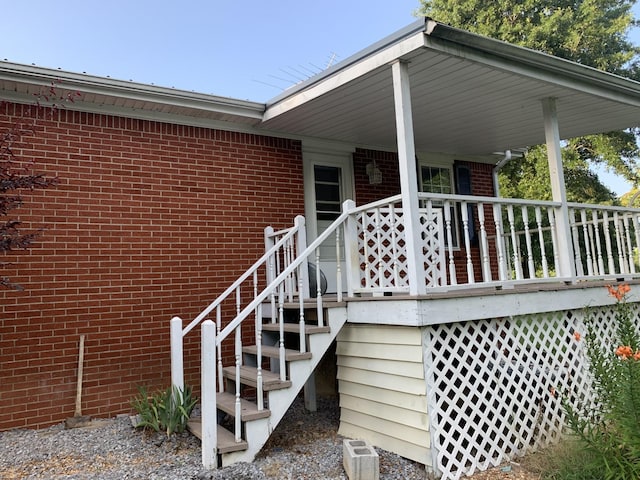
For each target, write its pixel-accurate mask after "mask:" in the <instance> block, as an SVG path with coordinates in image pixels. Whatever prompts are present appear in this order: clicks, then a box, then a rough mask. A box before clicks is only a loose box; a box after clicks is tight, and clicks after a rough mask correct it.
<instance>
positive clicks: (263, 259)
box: [182, 226, 298, 336]
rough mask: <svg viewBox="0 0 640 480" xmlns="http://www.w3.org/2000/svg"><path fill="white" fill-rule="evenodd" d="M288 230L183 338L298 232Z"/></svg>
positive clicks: (201, 313)
mask: <svg viewBox="0 0 640 480" xmlns="http://www.w3.org/2000/svg"><path fill="white" fill-rule="evenodd" d="M287 230H288V232H287V233H286V234H285V235H284V236H283V237H282V238H280V240H278V241H277V242H276V243H275V244H274V245H273V246H272V247H271V248H270V249H269V250H268V251H267V252H265V253H264V255H262V256H261V257H260V258H259V259H258V260H257V261H256V262H255V263H254V264H253V265H252V266H251V267H250V268H249V269H248V270H247V271H245V272H244V273H243V274H242V275H240V277H238V279H237V280H236V281H235V282H234V283H233V284H231V286H229V287H228V288H227V289H226V290H225V291H224V292H223V293H222V294H221V295H220V296H219V297H218V298H216V299H215V300H214V301H213V302H212V303H211V304H209V306H208V307H207V308H205V309H204V310H203V311H202V312H200V314H199V315H198V316H197V317H196V318H194V319H193V320H192V321H191V323H189V325H187V326H186V327H185V328H184V329H183V330H182V336H185V335H186V334H188V333H189V332H190V331H191V330H192V329H193V328H194V327H195V326H196V325H198V324H199V323H200V322H201V321H202V320H204V319H205V318H206V317H207V315H209V313H211V312H212V311H213V310H214V309H215V308H216V307H218V305H220V304H221V303H222V302H223V301H224V300H226V299H227V297H228V296H229V295H230V294H231V293H232V292H234V291H235V290H236V289H237V288H238V287H239V286H240V285H242V283H243V282H244V281H245V280H246V279H247V278H249V277H250V276H251V275H253V273H254V272H255V271H256V270H258V268H260V266H262V265H263V264H264V263H265V262H266V261H267V260H268V259H269V257H270V256H271V255H273V254H274V253H275V252H277V251H278V250H279V249H280V247H282V245H283V244H285V243H286V242H287V241H288V240H289V239H290V238H291V237H292V236H293V235H295V234H296V232H297V231H298V229H297V228H296V227H295V226H293V227H290V228H287V229H284V230H281V231H282V232H284V231H287Z"/></svg>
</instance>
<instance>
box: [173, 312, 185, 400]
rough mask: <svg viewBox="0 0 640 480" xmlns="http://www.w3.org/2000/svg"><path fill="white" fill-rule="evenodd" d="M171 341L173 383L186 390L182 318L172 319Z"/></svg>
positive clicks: (182, 390)
mask: <svg viewBox="0 0 640 480" xmlns="http://www.w3.org/2000/svg"><path fill="white" fill-rule="evenodd" d="M169 341H170V345H171V385H173V386H174V387H175V388H177V389H179V390H180V392H184V353H183V347H182V319H181V318H180V317H173V318H172V319H171V327H170V336H169Z"/></svg>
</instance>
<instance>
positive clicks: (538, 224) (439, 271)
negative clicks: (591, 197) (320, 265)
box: [345, 193, 640, 295]
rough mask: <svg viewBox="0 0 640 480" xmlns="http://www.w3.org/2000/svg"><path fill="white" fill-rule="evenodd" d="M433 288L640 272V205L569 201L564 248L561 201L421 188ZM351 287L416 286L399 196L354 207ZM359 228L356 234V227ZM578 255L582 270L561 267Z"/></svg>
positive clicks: (349, 241) (427, 274)
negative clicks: (570, 272) (564, 246)
mask: <svg viewBox="0 0 640 480" xmlns="http://www.w3.org/2000/svg"><path fill="white" fill-rule="evenodd" d="M419 197H420V205H421V207H420V212H419V220H420V222H419V224H420V226H421V232H420V235H421V239H422V247H423V248H422V254H423V258H424V262H423V265H422V266H421V267H423V268H424V270H423V275H422V278H424V281H425V284H426V287H427V288H428V289H441V290H442V289H448V288H452V287H457V286H460V287H469V286H471V285H476V286H480V285H494V286H509V285H512V284H514V283H526V282H531V281H545V280H562V281H575V280H581V279H590V278H592V279H606V278H617V277H620V276H625V277H628V276H632V275H635V274H637V273H640V267H638V266H637V262H638V248H639V247H640V209H629V208H623V207H609V206H600V205H582V204H570V205H569V219H570V224H571V239H570V244H571V245H572V246H573V252H563V251H561V250H560V248H559V245H561V242H559V241H558V238H559V235H562V233H561V232H559V231H558V229H557V224H556V218H557V215H558V214H559V210H560V208H561V205H560V203H558V202H548V201H530V200H519V199H503V198H493V197H477V196H466V195H441V194H425V193H421V194H419ZM348 222H352V223H353V224H354V226H353V227H352V228H347V237H346V239H345V242H346V247H347V255H346V257H347V259H350V263H348V264H347V271H348V272H350V274H349V278H350V283H349V285H348V292H349V295H352V294H358V293H373V294H376V293H381V292H382V293H388V292H391V293H393V292H408V291H409V286H408V279H409V274H408V265H407V263H406V262H407V257H406V251H405V231H404V219H403V210H402V207H401V204H400V198H399V197H392V198H390V199H386V200H384V201H381V202H376V203H372V204H369V205H366V206H363V207H358V208H354V209H353V210H351V214H350V216H349V220H348ZM350 232H351V234H350ZM567 255H571V256H572V258H571V259H570V262H571V263H573V264H574V265H575V272H576V275H575V276H566V275H564V276H562V275H560V274H559V272H558V268H557V266H558V265H560V262H561V260H562V259H563V257H566V256H567Z"/></svg>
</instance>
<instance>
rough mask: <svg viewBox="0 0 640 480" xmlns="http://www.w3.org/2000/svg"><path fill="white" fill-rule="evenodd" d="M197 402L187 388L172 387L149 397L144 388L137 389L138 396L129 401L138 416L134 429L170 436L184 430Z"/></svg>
mask: <svg viewBox="0 0 640 480" xmlns="http://www.w3.org/2000/svg"><path fill="white" fill-rule="evenodd" d="M197 402H198V400H197V398H196V397H194V396H193V394H192V392H191V387H188V386H187V387H185V389H184V390H181V389H179V388H177V387H176V386H172V387H169V388H167V389H166V390H158V391H156V392H155V393H154V394H151V395H150V394H148V393H147V390H146V389H145V388H144V387H138V395H137V396H136V397H135V398H134V399H133V400H132V401H131V406H132V407H133V408H134V409H135V410H136V412H138V416H139V419H138V423H137V425H136V427H139V428H150V429H151V430H154V431H156V432H166V433H167V436H171V434H173V433H181V432H183V431H184V430H185V428H186V427H187V422H188V421H189V417H190V416H191V411H192V410H193V407H194V406H195V405H196V403H197Z"/></svg>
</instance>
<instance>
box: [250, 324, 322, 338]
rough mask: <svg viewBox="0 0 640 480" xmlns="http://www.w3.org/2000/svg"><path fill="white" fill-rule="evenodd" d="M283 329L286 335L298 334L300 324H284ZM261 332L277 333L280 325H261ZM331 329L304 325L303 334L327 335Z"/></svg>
mask: <svg viewBox="0 0 640 480" xmlns="http://www.w3.org/2000/svg"><path fill="white" fill-rule="evenodd" d="M282 326H283V329H284V331H285V332H286V333H300V324H299V323H297V322H296V323H284V324H283V325H282ZM262 330H266V331H268V332H279V331H280V324H278V323H264V324H262ZM330 331H331V329H330V328H329V327H328V326H325V327H319V326H317V325H313V324H311V325H310V324H305V326H304V333H305V334H306V335H313V334H314V333H329V332H330Z"/></svg>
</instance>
